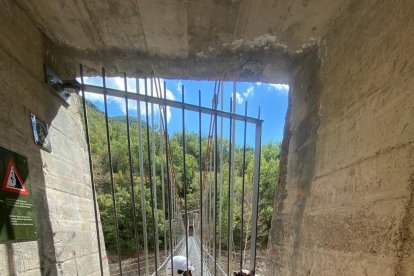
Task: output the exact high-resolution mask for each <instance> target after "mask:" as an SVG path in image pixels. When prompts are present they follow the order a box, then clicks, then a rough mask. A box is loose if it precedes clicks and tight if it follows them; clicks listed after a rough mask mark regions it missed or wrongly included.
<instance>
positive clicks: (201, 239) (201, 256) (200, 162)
mask: <svg viewBox="0 0 414 276" xmlns="http://www.w3.org/2000/svg"><path fill="white" fill-rule="evenodd" d="M198 105H199V106H200V107H201V90H198ZM198 152H199V160H198V167H199V178H200V179H199V181H200V218H199V221H200V244H201V247H200V260H201V276H203V274H204V268H203V264H204V260H203V169H202V157H201V155H202V151H201V110H200V111H198Z"/></svg>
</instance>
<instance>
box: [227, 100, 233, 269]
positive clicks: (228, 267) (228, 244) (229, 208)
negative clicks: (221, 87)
mask: <svg viewBox="0 0 414 276" xmlns="http://www.w3.org/2000/svg"><path fill="white" fill-rule="evenodd" d="M232 111H233V105H232V98H230V113H232ZM229 127H230V135H229V137H230V139H229V186H228V194H227V196H228V198H227V200H228V208H227V211H228V212H227V225H228V226H229V225H230V221H231V217H230V215H231V207H230V200H231V197H230V191H231V167H232V162H231V161H232V154H231V152H232V142H231V137H232V135H233V132H232V130H233V124H232V118H231V117H230V124H229ZM230 242H231V241H230V229H229V227H228V229H227V275H230V254H231V252H230Z"/></svg>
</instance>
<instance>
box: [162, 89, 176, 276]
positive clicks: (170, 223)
mask: <svg viewBox="0 0 414 276" xmlns="http://www.w3.org/2000/svg"><path fill="white" fill-rule="evenodd" d="M166 98H167V87H166V83H165V81H164V99H166ZM167 123H168V121H167V105H164V137H165V162H166V169H167V186H168V192H167V195H168V225H169V231H170V233H169V236H170V238H169V242H170V251H171V259H170V261H171V270H172V271H174V264H173V257H174V248H173V236H172V219H173V214H172V200H173V197H174V195H173V193H172V185H171V182H170V167H169V156H168V154H169V148H168V124H167Z"/></svg>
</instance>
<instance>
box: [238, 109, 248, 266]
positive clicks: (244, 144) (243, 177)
mask: <svg viewBox="0 0 414 276" xmlns="http://www.w3.org/2000/svg"><path fill="white" fill-rule="evenodd" d="M244 117H247V101H246V103H245V106H244ZM246 133H247V121H246V120H245V121H244V133H243V165H242V199H241V204H240V205H241V217H240V224H241V231H240V233H241V237H240V271H242V269H243V231H244V183H245V175H246Z"/></svg>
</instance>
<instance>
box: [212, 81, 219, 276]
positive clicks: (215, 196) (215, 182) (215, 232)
mask: <svg viewBox="0 0 414 276" xmlns="http://www.w3.org/2000/svg"><path fill="white" fill-rule="evenodd" d="M219 85H220V84H219ZM215 110H216V111H217V105H216V106H215ZM217 140H218V139H217V112H216V113H215V114H214V233H213V234H214V235H213V240H214V241H213V244H214V275H217V252H216V248H217V238H216V234H217V182H218V179H217V170H218V168H217V167H218V162H217V161H218V160H217V157H218V154H217V150H218V143H217V142H218V141H217ZM219 242H221V241H219ZM219 254H221V252H219Z"/></svg>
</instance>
